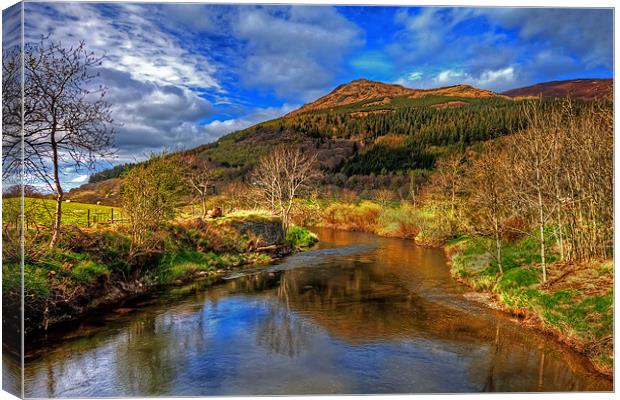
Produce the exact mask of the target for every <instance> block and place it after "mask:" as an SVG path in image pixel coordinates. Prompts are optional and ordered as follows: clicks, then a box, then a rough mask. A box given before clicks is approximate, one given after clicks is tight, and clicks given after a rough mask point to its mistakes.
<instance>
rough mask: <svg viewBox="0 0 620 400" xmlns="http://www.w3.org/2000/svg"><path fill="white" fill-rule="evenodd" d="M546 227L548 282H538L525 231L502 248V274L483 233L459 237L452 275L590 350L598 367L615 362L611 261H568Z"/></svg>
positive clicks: (533, 246) (534, 251)
mask: <svg viewBox="0 0 620 400" xmlns="http://www.w3.org/2000/svg"><path fill="white" fill-rule="evenodd" d="M552 237H553V235H552V234H551V230H549V231H548V232H547V233H546V242H547V248H548V253H547V261H548V264H547V274H548V283H547V284H543V282H542V270H541V267H540V254H539V248H538V241H537V240H536V238H534V237H525V238H522V239H520V240H517V241H515V242H512V243H508V244H506V245H505V246H504V248H503V256H502V264H503V267H504V274H503V275H499V274H498V266H497V262H496V260H495V259H494V257H493V256H491V254H492V253H491V251H492V250H491V249H492V243H491V241H490V240H488V239H485V238H479V237H478V238H463V237H461V238H458V239H455V240H454V241H452V243H450V244H449V245H448V247H447V251H448V252H449V253H452V256H451V258H452V266H451V272H452V274H453V276H455V277H456V278H458V279H459V280H461V281H462V282H464V283H465V284H467V285H469V286H470V287H472V288H473V289H475V290H478V291H489V292H492V293H494V294H495V295H496V297H497V299H498V300H499V301H500V303H501V304H502V305H503V306H504V308H505V309H506V310H508V311H510V312H512V313H513V314H516V315H521V316H525V317H527V318H530V319H532V318H533V319H534V320H538V321H539V323H540V324H541V326H542V327H543V328H544V329H546V330H550V331H551V332H554V333H555V334H556V335H557V336H558V337H559V338H560V339H561V340H563V341H565V342H567V343H569V344H571V345H573V346H574V347H576V348H577V349H579V350H581V351H583V352H584V353H586V355H588V356H589V357H590V358H591V359H592V360H593V362H594V364H595V366H597V367H598V368H599V369H600V370H602V371H607V370H609V368H611V365H612V362H613V346H612V344H611V338H612V337H613V261H611V260H607V261H590V262H587V263H582V264H581V265H572V264H567V263H563V262H561V261H559V259H558V258H559V257H558V255H557V254H556V253H554V252H552V251H550V250H549V249H551V248H552V244H553V240H552Z"/></svg>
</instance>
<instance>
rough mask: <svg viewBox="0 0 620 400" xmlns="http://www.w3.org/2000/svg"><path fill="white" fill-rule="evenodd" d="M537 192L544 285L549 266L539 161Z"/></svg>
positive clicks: (537, 164) (537, 163)
mask: <svg viewBox="0 0 620 400" xmlns="http://www.w3.org/2000/svg"><path fill="white" fill-rule="evenodd" d="M536 192H537V193H536V194H537V195H538V225H539V230H540V264H541V267H542V275H543V283H544V282H547V266H546V262H545V211H544V209H543V198H542V188H541V176H540V165H539V160H536Z"/></svg>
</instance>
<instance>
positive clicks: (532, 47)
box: [3, 3, 613, 186]
mask: <svg viewBox="0 0 620 400" xmlns="http://www.w3.org/2000/svg"><path fill="white" fill-rule="evenodd" d="M24 20H25V38H26V41H37V40H38V38H39V37H40V35H42V34H45V35H48V34H49V35H50V38H51V39H52V40H55V41H61V42H62V43H63V44H67V45H69V44H71V43H75V42H77V41H80V40H84V41H85V42H86V45H87V47H88V48H89V49H91V50H92V51H94V52H95V53H96V54H100V55H105V59H104V62H103V64H102V66H101V67H100V68H99V71H98V72H99V74H100V79H101V81H102V83H103V84H104V85H105V86H106V87H107V88H108V92H107V99H108V101H109V103H110V104H111V106H112V114H113V117H114V121H115V122H114V123H115V126H116V131H117V133H116V137H115V143H116V148H117V153H116V157H115V158H114V159H113V160H108V161H107V162H105V163H103V162H102V163H100V164H99V167H100V168H104V167H106V166H108V167H109V166H110V165H111V164H118V163H123V162H128V161H134V160H140V159H143V158H145V157H146V156H147V155H148V154H149V153H150V152H153V151H159V150H161V149H163V148H167V149H178V148H192V147H195V146H197V145H200V144H204V143H208V142H212V141H214V140H216V139H217V138H219V137H221V136H222V135H224V134H226V133H229V132H232V131H235V130H239V129H243V128H245V127H248V126H250V125H253V124H255V123H258V122H260V121H264V120H268V119H273V118H276V117H279V116H282V115H284V114H286V113H288V112H289V111H291V110H294V109H296V108H298V107H300V106H301V105H303V104H304V103H307V102H310V101H313V100H315V99H317V98H318V97H320V96H322V95H324V94H327V93H328V92H329V91H331V90H332V89H333V88H334V87H335V86H337V85H339V84H342V83H346V82H349V81H351V80H353V79H358V78H362V77H363V78H367V79H372V80H379V81H383V82H388V83H399V84H401V85H404V86H407V87H412V88H431V87H440V86H447V85H453V84H461V83H464V84H469V85H472V86H476V87H479V88H482V89H489V90H494V91H503V90H507V89H511V88H515V87H521V86H526V85H530V84H534V83H538V82H544V81H551V80H559V79H573V78H587V77H604V78H608V77H612V75H613V72H612V71H613V69H612V68H613V14H612V10H611V9H567V8H564V9H559V8H428V7H424V8H421V7H408V8H407V7H379V6H366V7H360V6H337V7H333V6H255V5H203V4H174V3H171V4H152V3H151V4H149V3H141V4H137V3H134V4H131V3H99V4H98V3H26V4H25V17H24ZM6 25H7V24H6V15H5V26H6ZM6 36H7V35H6V32H5V38H4V40H3V42H4V43H5V45H6V43H7V41H8V40H10V38H8V37H6ZM87 178H88V171H70V170H69V169H67V176H66V177H65V178H64V180H65V181H66V182H67V183H68V184H69V186H76V185H79V184H81V183H83V182H85V181H86V180H87Z"/></svg>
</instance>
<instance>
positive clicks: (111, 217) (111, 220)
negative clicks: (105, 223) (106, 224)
mask: <svg viewBox="0 0 620 400" xmlns="http://www.w3.org/2000/svg"><path fill="white" fill-rule="evenodd" d="M110 222H112V223H114V209H113V208H110Z"/></svg>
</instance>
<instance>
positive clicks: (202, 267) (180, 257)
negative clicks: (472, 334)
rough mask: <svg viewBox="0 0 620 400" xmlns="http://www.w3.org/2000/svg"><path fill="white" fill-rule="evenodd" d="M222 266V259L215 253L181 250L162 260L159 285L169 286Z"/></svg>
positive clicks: (157, 273) (159, 266)
mask: <svg viewBox="0 0 620 400" xmlns="http://www.w3.org/2000/svg"><path fill="white" fill-rule="evenodd" d="M221 264H222V260H221V258H220V257H219V256H218V255H216V254H215V253H213V252H209V253H201V252H197V251H191V250H180V251H176V252H173V253H168V254H166V255H165V256H164V257H163V258H162V260H161V262H160V264H159V265H158V267H157V270H156V276H157V279H158V282H159V283H161V284H169V283H172V282H174V281H176V280H179V279H180V280H183V279H185V278H188V277H190V276H193V275H194V274H196V273H197V272H202V271H205V272H214V271H216V270H217V268H218V267H220V266H221Z"/></svg>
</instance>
